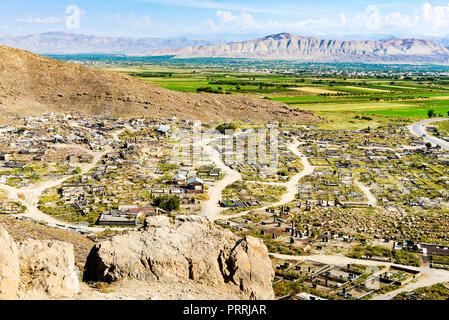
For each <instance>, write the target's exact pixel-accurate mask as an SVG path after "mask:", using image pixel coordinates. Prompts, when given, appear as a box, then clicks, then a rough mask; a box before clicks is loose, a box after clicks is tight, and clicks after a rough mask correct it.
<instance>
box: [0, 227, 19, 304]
mask: <svg viewBox="0 0 449 320" xmlns="http://www.w3.org/2000/svg"><path fill="white" fill-rule="evenodd" d="M18 286H19V255H18V250H17V246H16V244H15V243H14V241H13V239H12V238H11V236H10V235H9V234H8V232H7V231H6V230H5V229H4V228H3V227H2V226H1V225H0V300H11V299H15V298H16V297H17V289H18Z"/></svg>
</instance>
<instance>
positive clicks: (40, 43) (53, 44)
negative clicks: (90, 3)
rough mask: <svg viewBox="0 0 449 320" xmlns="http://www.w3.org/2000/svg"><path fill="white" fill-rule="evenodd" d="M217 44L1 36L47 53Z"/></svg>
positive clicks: (14, 44) (5, 40)
mask: <svg viewBox="0 0 449 320" xmlns="http://www.w3.org/2000/svg"><path fill="white" fill-rule="evenodd" d="M216 43H219V42H218V41H201V40H192V39H187V38H171V39H165V38H123V37H100V36H93V35H84V34H75V33H65V32H47V33H41V34H29V35H3V36H0V44H1V45H4V46H8V47H13V48H19V49H23V50H28V51H31V52H34V53H45V54H77V53H107V54H118V53H126V54H138V53H144V52H148V50H155V49H175V48H182V47H187V46H197V45H211V44H216Z"/></svg>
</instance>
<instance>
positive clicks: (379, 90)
mask: <svg viewBox="0 0 449 320" xmlns="http://www.w3.org/2000/svg"><path fill="white" fill-rule="evenodd" d="M345 88H350V89H359V90H367V91H376V92H390V91H388V90H383V89H376V88H366V87H354V86H346V87H345Z"/></svg>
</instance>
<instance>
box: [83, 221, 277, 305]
mask: <svg viewBox="0 0 449 320" xmlns="http://www.w3.org/2000/svg"><path fill="white" fill-rule="evenodd" d="M126 278H132V279H137V280H145V281H155V280H160V281H178V282H183V283H184V282H186V281H194V282H196V283H199V284H202V285H207V286H211V287H214V288H216V289H217V290H222V291H226V292H238V293H240V294H243V295H244V296H245V297H247V298H248V299H273V298H274V293H273V289H272V280H273V278H274V271H273V268H272V265H271V261H270V258H269V256H268V250H267V248H266V246H265V244H264V243H263V241H262V240H260V239H255V238H251V237H247V238H241V237H238V236H236V235H234V234H233V233H232V232H230V231H229V230H225V229H222V228H218V227H217V226H215V225H214V224H213V223H211V222H209V221H208V220H207V219H205V218H203V217H199V216H180V217H176V218H168V217H164V216H159V217H151V218H148V219H147V221H146V222H145V227H144V228H143V229H142V230H140V231H131V232H128V233H126V234H124V235H120V236H115V237H113V238H111V239H110V240H107V241H103V242H101V243H99V244H97V245H96V246H95V247H94V248H93V249H92V251H91V252H90V254H89V257H88V258H87V262H86V266H85V273H84V280H85V281H103V282H109V283H111V282H114V281H117V280H121V279H126ZM205 298H207V297H205Z"/></svg>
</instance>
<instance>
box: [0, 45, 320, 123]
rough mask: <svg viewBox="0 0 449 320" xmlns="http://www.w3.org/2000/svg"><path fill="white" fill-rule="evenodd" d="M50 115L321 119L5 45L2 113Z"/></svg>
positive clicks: (1, 50) (0, 68) (1, 51)
mask: <svg viewBox="0 0 449 320" xmlns="http://www.w3.org/2000/svg"><path fill="white" fill-rule="evenodd" d="M47 111H55V112H65V113H69V112H81V113H86V114H95V115H107V116H123V117H136V116H147V117H152V118H158V117H164V118H166V117H170V116H176V117H178V118H179V119H190V120H201V121H214V120H217V121H222V120H241V119H251V120H280V121H307V122H319V121H321V119H320V118H319V117H316V116H314V115H313V114H312V113H310V112H302V111H299V110H297V109H293V108H291V107H289V106H287V105H285V104H282V103H278V102H274V101H269V100H261V99H254V98H249V97H245V96H224V95H212V94H187V93H182V92H174V91H169V90H166V89H163V88H160V87H157V86H155V85H152V84H150V83H146V82H142V81H140V80H138V79H135V78H132V77H129V76H126V75H122V74H118V73H111V72H106V71H97V70H94V69H92V68H88V67H85V66H81V65H78V64H73V63H66V62H61V61H56V60H52V59H48V58H45V57H42V56H38V55H35V54H32V53H29V52H26V51H22V50H18V49H11V48H8V47H2V46H0V113H1V114H6V113H8V112H9V113H16V114H21V115H31V114H41V113H44V112H47Z"/></svg>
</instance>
